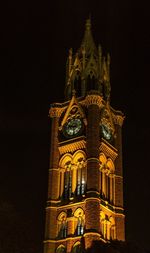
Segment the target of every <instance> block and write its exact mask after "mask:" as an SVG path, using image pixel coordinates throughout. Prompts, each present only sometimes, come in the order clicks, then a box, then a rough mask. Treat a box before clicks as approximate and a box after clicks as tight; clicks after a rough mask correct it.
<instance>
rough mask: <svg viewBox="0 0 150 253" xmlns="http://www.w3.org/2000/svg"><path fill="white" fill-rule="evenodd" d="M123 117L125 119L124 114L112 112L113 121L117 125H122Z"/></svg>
mask: <svg viewBox="0 0 150 253" xmlns="http://www.w3.org/2000/svg"><path fill="white" fill-rule="evenodd" d="M124 119H125V116H122V115H115V114H113V120H114V123H115V124H117V125H119V126H122V125H123V121H124Z"/></svg>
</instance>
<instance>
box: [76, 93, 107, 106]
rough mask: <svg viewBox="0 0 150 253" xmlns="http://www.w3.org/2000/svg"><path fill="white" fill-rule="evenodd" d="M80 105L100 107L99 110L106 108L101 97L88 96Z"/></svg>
mask: <svg viewBox="0 0 150 253" xmlns="http://www.w3.org/2000/svg"><path fill="white" fill-rule="evenodd" d="M79 103H80V104H81V105H84V106H87V107H88V106H90V105H98V106H99V108H102V107H103V106H104V104H103V98H102V97H101V96H99V95H87V96H86V98H85V99H84V100H83V101H81V102H79Z"/></svg>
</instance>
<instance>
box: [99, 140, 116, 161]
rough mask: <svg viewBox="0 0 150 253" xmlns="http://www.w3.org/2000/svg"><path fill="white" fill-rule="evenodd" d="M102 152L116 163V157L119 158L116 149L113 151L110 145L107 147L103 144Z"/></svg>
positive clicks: (101, 146) (101, 145)
mask: <svg viewBox="0 0 150 253" xmlns="http://www.w3.org/2000/svg"><path fill="white" fill-rule="evenodd" d="M100 152H104V153H105V154H106V155H107V156H109V157H110V158H111V159H112V160H113V161H115V159H116V157H117V156H118V154H117V150H116V149H115V150H114V148H113V149H112V148H111V147H109V146H108V145H106V144H105V143H104V142H101V144H100Z"/></svg>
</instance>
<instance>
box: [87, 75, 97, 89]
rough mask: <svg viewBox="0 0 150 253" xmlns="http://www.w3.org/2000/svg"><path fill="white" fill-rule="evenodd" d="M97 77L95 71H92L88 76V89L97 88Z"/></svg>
mask: <svg viewBox="0 0 150 253" xmlns="http://www.w3.org/2000/svg"><path fill="white" fill-rule="evenodd" d="M96 86H97V85H96V79H95V76H94V73H93V71H90V74H89V75H88V77H87V91H90V90H96V88H97V87H96Z"/></svg>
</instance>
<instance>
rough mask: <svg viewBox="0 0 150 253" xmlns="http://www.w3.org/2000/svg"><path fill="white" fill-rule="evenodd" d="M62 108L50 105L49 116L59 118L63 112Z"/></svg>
mask: <svg viewBox="0 0 150 253" xmlns="http://www.w3.org/2000/svg"><path fill="white" fill-rule="evenodd" d="M63 110H64V108H58V107H51V108H50V110H49V116H50V117H51V118H59V117H60V116H61V114H62V112H63Z"/></svg>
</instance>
